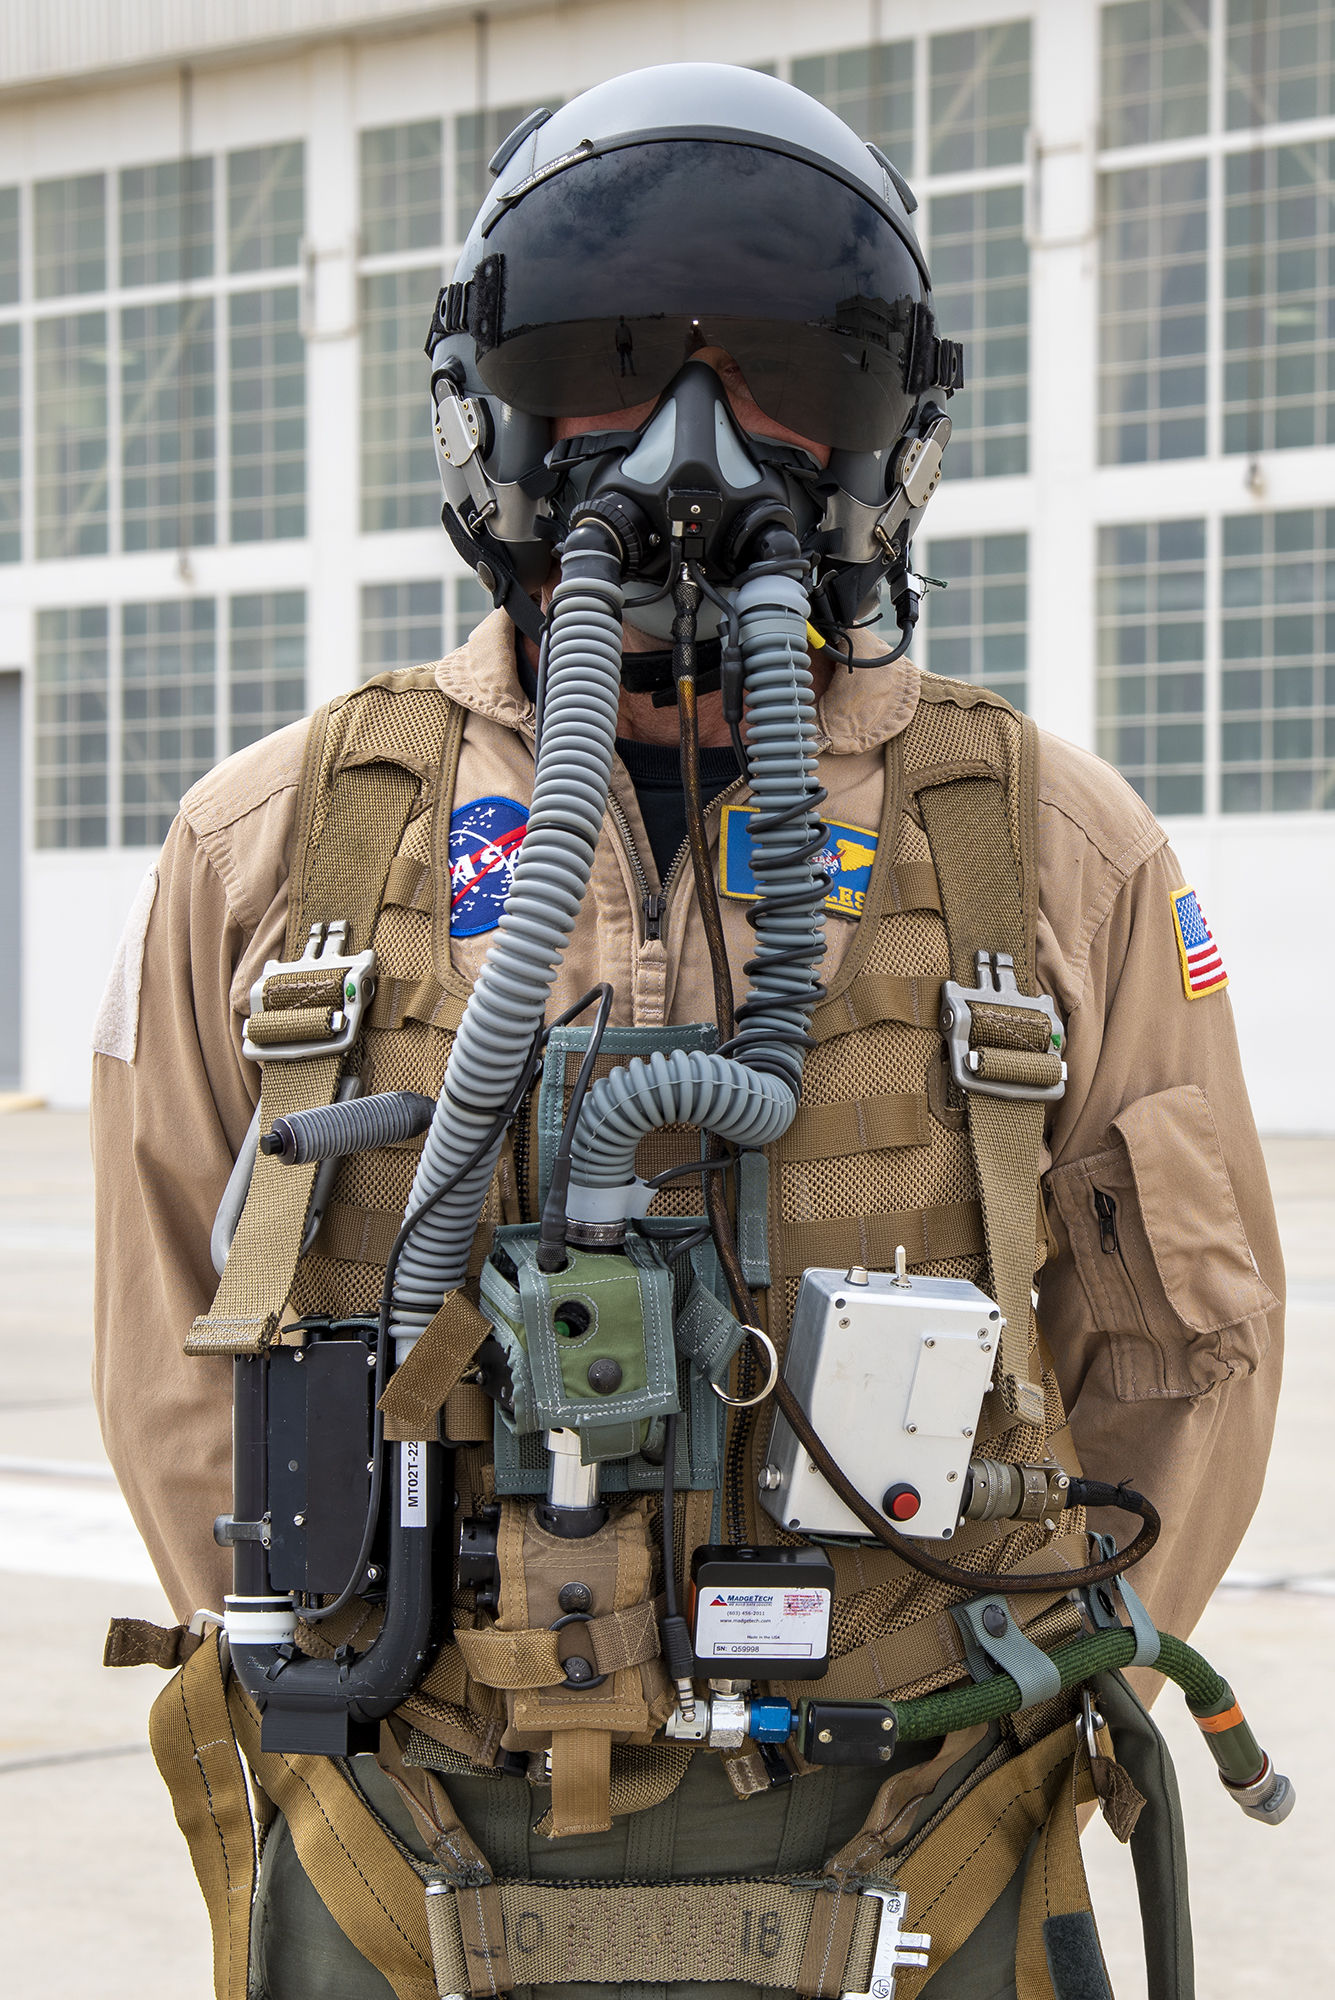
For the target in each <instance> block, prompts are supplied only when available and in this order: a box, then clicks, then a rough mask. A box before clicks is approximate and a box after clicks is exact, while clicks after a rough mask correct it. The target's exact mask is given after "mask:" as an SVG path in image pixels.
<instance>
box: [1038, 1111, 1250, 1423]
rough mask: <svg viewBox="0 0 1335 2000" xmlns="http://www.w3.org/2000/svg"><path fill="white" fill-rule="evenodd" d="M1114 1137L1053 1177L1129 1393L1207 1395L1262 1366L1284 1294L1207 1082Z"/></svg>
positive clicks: (1126, 1396)
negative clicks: (1258, 1256) (1259, 1246)
mask: <svg viewBox="0 0 1335 2000" xmlns="http://www.w3.org/2000/svg"><path fill="white" fill-rule="evenodd" d="M1112 1137H1113V1140H1114V1144H1113V1145H1111V1146H1110V1147H1109V1148H1108V1150H1107V1151H1106V1152H1102V1153H1096V1154H1092V1155H1090V1156H1089V1157H1088V1158H1087V1159H1083V1160H1074V1161H1072V1162H1070V1163H1069V1164H1067V1165H1065V1166H1061V1167H1056V1168H1054V1169H1053V1170H1052V1172H1051V1173H1050V1174H1049V1175H1048V1177H1047V1186H1048V1188H1049V1189H1050V1192H1051V1196H1052V1199H1053V1201H1054V1202H1055V1204H1056V1207H1057V1210H1058V1213H1059V1214H1060V1216H1061V1219H1062V1222H1063V1223H1064V1224H1065V1228H1066V1232H1067V1235H1068V1236H1069V1238H1070V1243H1071V1252H1072V1256H1073V1259H1074V1263H1075V1269H1076V1273H1077V1275H1078V1277H1079V1280H1080V1287H1081V1289H1082V1290H1083V1292H1084V1295H1085V1298H1086V1300H1087V1301H1088V1304H1089V1310H1090V1315H1091V1324H1092V1325H1093V1327H1095V1328H1096V1329H1098V1330H1099V1331H1100V1332H1102V1333H1105V1334H1107V1336H1108V1340H1109V1345H1110V1349H1111V1358H1112V1365H1113V1375H1114V1380H1115V1383H1116V1390H1117V1395H1118V1398H1119V1400H1121V1401H1123V1402H1136V1401H1139V1400H1141V1399H1142V1398H1146V1397H1157V1396H1199V1395H1202V1394H1204V1393H1205V1392H1206V1391H1207V1390H1209V1389H1212V1388H1213V1387H1214V1386H1215V1385H1216V1383H1219V1382H1222V1381H1225V1380H1226V1379H1227V1378H1228V1377H1229V1376H1230V1375H1250V1374H1252V1373H1253V1372H1254V1370H1255V1369H1256V1367H1257V1366H1258V1364H1259V1362H1260V1361H1261V1359H1262V1357H1263V1355H1264V1354H1265V1351H1266V1348H1267V1347H1268V1345H1269V1328H1268V1327H1267V1325H1266V1322H1265V1315H1266V1314H1267V1313H1268V1312H1269V1311H1270V1310H1271V1309H1272V1308H1273V1307H1274V1306H1275V1305H1276V1304H1277V1303H1278V1301H1277V1300H1276V1298H1275V1296H1274V1293H1273V1292H1272V1291H1271V1290H1270V1288H1269V1286H1268V1285H1267V1284H1266V1283H1265V1282H1264V1280H1263V1279H1262V1278H1261V1276H1260V1273H1259V1272H1258V1271H1257V1268H1256V1265H1255V1263H1254V1261H1253V1258H1252V1253H1251V1247H1250V1245H1249V1244H1248V1242H1247V1237H1246V1233H1245V1231H1244V1229H1243V1226H1242V1219H1241V1217H1240V1216H1239V1214H1238V1209H1237V1203H1236V1201H1235V1200H1234V1196H1233V1187H1232V1183H1231V1182H1230V1180H1229V1177H1228V1168H1227V1166H1226V1165H1225V1163H1224V1156H1223V1151H1222V1148H1221V1147H1220V1144H1219V1135H1218V1132H1217V1131H1216V1129H1215V1123H1214V1118H1213V1115H1212V1113H1211V1111H1210V1106H1209V1103H1208V1101H1207V1099H1206V1095H1205V1092H1204V1091H1203V1090H1202V1089H1200V1087H1199V1086H1198V1085H1195V1084H1186V1085H1180V1086H1178V1087H1176V1088H1174V1089H1172V1090H1161V1091H1157V1092H1156V1093H1155V1094H1154V1095H1153V1096H1151V1097H1142V1098H1139V1099H1138V1100H1137V1101H1136V1102H1135V1103H1134V1104H1131V1105H1128V1106H1127V1108H1126V1109H1125V1110H1124V1111H1122V1112H1120V1113H1119V1114H1118V1116H1117V1117H1116V1119H1114V1121H1113V1125H1112Z"/></svg>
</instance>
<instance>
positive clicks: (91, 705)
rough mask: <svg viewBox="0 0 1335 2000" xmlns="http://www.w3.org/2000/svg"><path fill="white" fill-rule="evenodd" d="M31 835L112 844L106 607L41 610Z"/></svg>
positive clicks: (69, 843)
mask: <svg viewBox="0 0 1335 2000" xmlns="http://www.w3.org/2000/svg"><path fill="white" fill-rule="evenodd" d="M35 668H36V683H37V686H36V696H37V699H36V715H35V718H34V732H33V758H34V767H35V768H34V772H33V790H34V806H35V816H34V825H33V841H34V844H35V845H36V846H37V847H105V846H106V844H107V677H108V656H107V612H106V609H105V607H104V606H102V605H81V606H79V607H78V608H76V609H62V610H59V611H39V612H38V613H37V648H36V659H35Z"/></svg>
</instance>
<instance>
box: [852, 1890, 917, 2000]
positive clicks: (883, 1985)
mask: <svg viewBox="0 0 1335 2000" xmlns="http://www.w3.org/2000/svg"><path fill="white" fill-rule="evenodd" d="M862 1893H863V1895H864V1896H874V1897H875V1898H876V1900H877V1902H878V1903H879V1904H880V1906H881V1921H880V1923H879V1925H878V1926H877V1931H876V1948H875V1950H874V1951H873V1953H872V1960H871V1976H870V1978H869V1979H868V1982H867V1985H866V1986H865V1987H864V1988H863V1990H862V1991H861V1993H853V1992H852V1991H850V1992H848V1993H846V1994H845V1996H844V2000H894V1992H895V1974H896V1973H897V1972H901V1971H903V1972H906V1971H907V1970H908V1969H909V1967H910V1966H912V1967H914V1968H916V1969H918V1970H922V1969H924V1968H925V1967H926V1964H927V1954H928V1952H929V1951H930V1950H931V1948H932V1940H931V1938H930V1937H929V1936H928V1935H927V1934H926V1933H925V1932H924V1931H906V1930H903V1929H902V1928H901V1926H902V1924H903V1922H904V1919H905V1917H906V1916H907V1915H908V1902H909V1899H908V1897H907V1896H906V1895H905V1893H904V1891H903V1890H902V1889H864V1890H863V1891H862Z"/></svg>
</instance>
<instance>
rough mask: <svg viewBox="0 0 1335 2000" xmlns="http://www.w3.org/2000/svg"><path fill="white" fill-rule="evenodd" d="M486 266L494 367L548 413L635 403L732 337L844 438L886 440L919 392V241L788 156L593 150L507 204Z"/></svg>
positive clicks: (475, 293) (482, 335)
mask: <svg viewBox="0 0 1335 2000" xmlns="http://www.w3.org/2000/svg"><path fill="white" fill-rule="evenodd" d="M484 271H485V272H486V274H487V275H485V276H484ZM472 276H473V287H472V301H471V303H470V307H469V325H470V328H471V329H472V331H473V332H474V334H475V336H477V339H478V354H477V365H478V369H479V372H480V374H481V376H482V379H483V380H484V382H485V383H486V385H487V387H488V388H489V389H490V390H491V391H492V392H493V393H494V394H495V395H497V396H499V397H501V398H502V400H503V401H505V402H507V403H510V404H512V405H514V406H515V407H516V408H518V409H522V410H528V411H531V412H533V413H534V414H535V415H540V416H549V417H558V416H569V417H587V416H599V415H603V414H604V413H607V412H611V411H615V410H618V409H629V408H631V407H632V406H633V405H635V404H637V403H643V402H645V401H647V400H648V399H649V398H651V397H655V396H657V395H659V394H660V393H661V392H662V390H663V389H664V388H666V386H667V384H668V383H669V382H670V381H671V379H672V377H673V376H674V375H675V374H676V372H677V370H678V369H679V368H680V367H681V365H682V363H683V361H685V360H688V359H689V357H690V355H691V354H692V353H693V352H694V351H695V350H696V349H698V348H699V347H701V346H711V347H723V348H726V349H727V351H728V352H729V353H730V354H731V355H732V357H733V359H734V360H735V361H736V362H737V364H738V366H739V368H740V369H741V371H742V374H743V375H744V377H745V378H746V383H747V387H748V388H749V389H750V391H751V394H752V395H753V396H754V397H755V400H756V402H757V403H758V404H759V406H760V408H761V409H762V410H764V411H765V413H766V414H767V415H768V416H770V417H772V418H773V419H774V420H775V421H776V422H777V423H781V424H784V425H785V426H786V427H787V428H788V429H790V430H794V431H797V432H799V433H800V434H801V435H802V436H804V437H808V438H812V439H815V440H817V441H818V442H820V443H822V444H829V445H833V446H836V447H838V448H840V449H843V450H853V451H856V450H866V449H874V448H876V447H877V446H879V445H882V444H888V443H889V442H890V441H891V440H892V439H893V438H894V437H895V436H897V435H898V433H899V432H900V431H901V430H902V428H903V426H904V423H905V421H906V419H907V417H908V414H909V412H910V410H911V408H912V406H913V402H914V398H913V397H912V396H911V395H910V394H909V393H908V392H907V390H906V389H905V386H904V377H905V363H906V360H907V357H908V352H909V347H910V343H911V339H912V329H913V320H914V307H915V305H916V304H917V302H918V301H919V300H920V299H921V298H922V296H923V288H922V282H921V278H920V275H919V272H918V269H917V265H916V263H915V261H914V259H913V256H912V254H911V252H910V251H909V249H908V247H907V245H906V244H905V243H904V242H903V240H902V239H901V238H900V237H899V236H898V235H897V234H896V232H895V230H894V228H893V227H892V226H891V224H890V223H889V222H888V221H887V220H886V219H885V218H884V217H883V216H881V215H880V214H879V213H878V212H877V210H876V209H875V208H873V206H872V205H871V203H870V202H868V201H864V200H863V199H862V198H861V197H860V196H859V195H857V194H856V193H854V191H853V190H852V189H851V188H848V187H846V186H845V185H844V184H843V183H842V182H840V181H837V180H835V179H833V178H832V177H831V176H830V175H828V174H824V173H821V172H820V171H819V169H818V168H815V167H811V166H808V165H806V164H805V163H804V162H802V161H800V160H794V159H791V158H789V157H788V156H786V155H784V154H780V153H772V152H768V151H766V150H764V149H762V148H760V147H756V146H742V145H736V146H734V145H726V144H721V143H718V142H714V141H706V140H672V141H662V142H657V141H656V142H653V143H650V144H646V145H640V146H634V147H627V148H624V149H622V150H621V151H618V152H613V153H607V154H602V155H597V156H595V157H593V158H592V159H589V160H586V161H583V162H581V163H580V164H579V165H578V166H575V167H571V168H570V169H568V170H567V171H566V172H564V173H561V174H558V175H556V176H555V177H554V178H553V179H552V180H550V181H547V182H543V183H540V184H539V185H538V186H537V187H536V188H534V189H533V190H532V191H531V192H530V193H529V194H527V195H525V196H524V198H523V199H522V200H521V201H519V202H518V203H516V205H515V206H514V207H513V208H511V209H509V210H507V211H506V212H505V213H503V214H502V215H501V217H500V218H499V220H498V221H497V222H496V224H495V225H494V227H493V228H492V230H491V231H490V233H489V235H488V237H487V239H486V244H485V249H484V255H483V259H482V261H481V262H480V263H479V265H478V269H477V271H476V272H475V273H474V274H472Z"/></svg>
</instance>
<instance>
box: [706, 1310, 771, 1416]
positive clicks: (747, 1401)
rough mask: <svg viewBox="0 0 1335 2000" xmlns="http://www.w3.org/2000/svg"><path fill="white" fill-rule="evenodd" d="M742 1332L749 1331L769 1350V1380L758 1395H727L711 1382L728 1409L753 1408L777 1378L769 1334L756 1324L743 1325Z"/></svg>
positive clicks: (716, 1384)
mask: <svg viewBox="0 0 1335 2000" xmlns="http://www.w3.org/2000/svg"><path fill="white" fill-rule="evenodd" d="M742 1332H743V1333H749V1334H750V1335H751V1338H752V1339H753V1340H758V1341H759V1342H760V1344H761V1346H762V1347H764V1348H767V1349H768V1350H769V1381H768V1382H767V1383H766V1384H765V1386H764V1388H763V1389H762V1390H761V1391H760V1394H759V1395H758V1396H728V1395H725V1394H724V1392H723V1390H722V1389H720V1388H719V1385H718V1383H717V1382H711V1383H710V1385H709V1386H710V1388H711V1389H712V1390H713V1391H714V1394H715V1395H716V1396H717V1397H718V1399H719V1401H720V1403H726V1404H727V1406H728V1408H729V1409H730V1410H753V1409H754V1408H755V1406H756V1404H757V1403H763V1402H764V1400H765V1398H766V1396H768V1395H769V1394H770V1393H771V1391H772V1390H773V1388H774V1384H775V1383H776V1382H777V1381H778V1379H779V1355H778V1350H777V1349H776V1347H775V1345H774V1342H773V1341H772V1340H771V1339H770V1337H769V1335H768V1334H767V1333H764V1332H762V1331H761V1329H760V1328H759V1327H758V1326H744V1327H743V1328H742Z"/></svg>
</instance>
